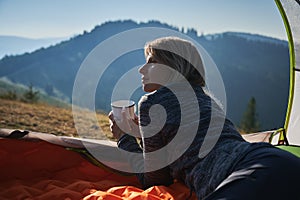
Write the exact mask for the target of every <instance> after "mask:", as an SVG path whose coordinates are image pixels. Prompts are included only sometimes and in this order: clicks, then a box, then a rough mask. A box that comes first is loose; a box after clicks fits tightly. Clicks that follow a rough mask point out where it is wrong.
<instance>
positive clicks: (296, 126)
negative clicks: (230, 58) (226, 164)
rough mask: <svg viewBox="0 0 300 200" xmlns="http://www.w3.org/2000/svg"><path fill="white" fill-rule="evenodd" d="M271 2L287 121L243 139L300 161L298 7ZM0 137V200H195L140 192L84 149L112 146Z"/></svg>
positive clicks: (286, 0) (172, 192)
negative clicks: (286, 81)
mask: <svg viewBox="0 0 300 200" xmlns="http://www.w3.org/2000/svg"><path fill="white" fill-rule="evenodd" d="M275 2H276V4H277V7H278V9H279V11H280V13H281V15H282V19H283V21H284V23H285V26H286V31H287V35H288V39H289V51H290V66H289V67H290V69H291V72H290V96H289V103H288V108H287V113H286V121H285V124H284V125H283V127H282V128H280V129H278V130H276V131H267V132H262V133H254V134H249V135H247V136H245V138H246V139H247V140H250V141H267V142H271V143H272V144H274V145H276V146H278V147H279V148H283V149H286V150H288V151H291V152H293V153H295V154H297V155H298V156H299V157H300V146H299V145H300V132H299V130H300V24H299V21H300V14H299V13H300V1H299V0H275ZM287 67H288V66H287ZM0 136H1V137H0V138H1V139H0V147H1V148H0V174H1V175H0V199H187V198H188V197H190V198H191V199H195V195H194V194H190V191H189V190H188V188H187V187H186V186H184V185H182V184H181V183H179V182H175V183H174V184H172V185H171V186H169V187H164V186H154V187H151V188H149V189H147V190H141V189H139V187H140V185H139V183H138V181H137V179H136V178H135V176H133V175H132V174H124V173H121V172H119V171H115V170H113V169H111V168H108V167H106V166H105V165H103V164H102V163H101V162H99V161H97V160H96V159H95V158H93V156H92V155H91V154H89V152H88V151H87V149H86V145H90V146H94V147H99V146H103V145H104V146H109V147H111V148H116V146H115V144H113V143H106V142H104V141H98V140H85V139H80V138H70V137H63V136H54V135H51V134H44V133H37V132H28V131H19V130H9V129H0ZM108 160H109V158H108Z"/></svg>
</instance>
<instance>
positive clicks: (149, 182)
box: [118, 132, 173, 189]
mask: <svg viewBox="0 0 300 200" xmlns="http://www.w3.org/2000/svg"><path fill="white" fill-rule="evenodd" d="M161 133H162V132H161ZM158 135H160V134H158ZM158 135H156V136H154V137H151V138H149V139H146V140H145V141H144V144H143V145H145V146H146V149H147V151H145V150H143V149H142V148H141V146H140V145H139V144H138V143H137V140H136V139H135V138H134V137H133V136H130V135H128V134H125V135H123V136H122V137H121V138H120V139H119V141H118V147H119V148H121V149H123V150H126V151H129V152H135V153H143V152H144V160H141V159H137V157H135V156H132V157H129V162H130V164H131V166H133V168H134V169H136V168H138V169H140V170H143V169H145V165H148V164H150V165H151V164H155V163H156V162H157V161H159V159H157V158H150V157H149V156H147V152H151V151H152V150H153V151H155V150H154V149H157V146H159V145H160V144H161V143H162V141H161V139H159V136H158ZM150 149H151V150H150ZM161 156H162V157H164V158H166V157H165V155H161ZM136 175H137V178H138V179H139V181H140V183H141V184H142V186H143V188H144V189H146V188H149V187H151V186H154V185H166V186H168V185H170V184H172V183H173V178H172V177H171V175H170V170H169V167H164V168H162V169H158V170H155V171H151V172H145V173H137V174H136Z"/></svg>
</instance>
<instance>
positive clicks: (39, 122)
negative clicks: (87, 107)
mask: <svg viewBox="0 0 300 200" xmlns="http://www.w3.org/2000/svg"><path fill="white" fill-rule="evenodd" d="M83 117H84V116H83ZM97 117H98V121H99V126H100V127H101V129H102V130H103V133H102V131H101V130H100V127H99V126H95V125H94V124H92V123H90V124H89V123H88V122H87V120H85V121H84V123H85V127H87V129H88V130H89V133H87V134H86V135H80V137H86V138H95V139H107V138H109V139H111V138H112V135H111V133H110V131H109V123H108V118H107V116H106V115H104V114H99V113H98V114H97ZM0 128H9V129H19V130H29V131H36V132H44V133H52V134H55V135H64V136H74V137H77V136H78V135H77V131H76V129H75V125H74V121H73V115H72V110H71V108H60V107H55V106H51V105H47V104H41V103H37V104H28V103H23V102H19V101H11V100H4V99H0Z"/></svg>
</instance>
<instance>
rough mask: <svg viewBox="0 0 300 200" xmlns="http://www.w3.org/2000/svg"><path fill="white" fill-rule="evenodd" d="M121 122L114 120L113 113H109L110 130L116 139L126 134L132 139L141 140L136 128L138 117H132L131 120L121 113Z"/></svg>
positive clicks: (124, 113) (137, 127) (123, 112)
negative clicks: (132, 137)
mask: <svg viewBox="0 0 300 200" xmlns="http://www.w3.org/2000/svg"><path fill="white" fill-rule="evenodd" d="M121 115H122V116H121V120H118V119H115V118H114V115H113V112H112V111H111V112H110V113H109V115H108V117H109V122H110V130H111V132H112V134H113V136H114V137H115V138H116V139H119V138H120V137H121V136H122V135H124V134H125V133H128V134H130V135H132V136H134V137H137V138H141V134H140V130H139V126H138V116H136V115H135V116H134V119H131V118H130V117H129V116H128V115H127V114H126V112H125V110H122V112H121Z"/></svg>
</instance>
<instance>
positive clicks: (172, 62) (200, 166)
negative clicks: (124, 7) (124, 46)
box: [109, 37, 300, 199]
mask: <svg viewBox="0 0 300 200" xmlns="http://www.w3.org/2000/svg"><path fill="white" fill-rule="evenodd" d="M145 57H146V64H145V65H144V66H142V67H141V68H140V69H139V72H140V73H141V74H142V84H143V90H144V91H145V92H148V94H146V95H145V96H143V97H142V98H141V100H140V102H139V108H138V111H139V112H138V113H139V116H138V117H137V122H136V123H138V124H139V129H137V130H136V129H130V130H135V132H138V133H134V134H140V135H141V144H138V142H137V140H136V138H135V137H133V136H131V135H129V134H127V133H128V132H127V131H128V129H127V130H125V131H122V130H121V129H120V128H119V127H120V126H118V124H117V123H116V121H115V120H114V118H113V114H112V112H111V113H110V114H109V118H110V123H111V131H112V133H113V135H114V136H115V137H116V138H117V139H118V147H119V148H121V149H123V150H126V151H129V152H137V153H138V152H140V153H143V155H144V159H143V161H142V162H143V165H142V166H143V167H144V168H145V172H144V173H138V174H137V177H138V178H139V180H140V182H141V184H142V185H143V187H144V188H148V187H150V186H153V185H166V186H167V185H170V184H172V183H173V181H174V180H175V179H176V180H178V181H182V182H184V183H185V184H186V185H187V186H188V187H189V188H190V189H191V191H194V192H195V193H196V195H197V197H198V199H286V197H287V196H288V197H289V198H292V199H293V197H295V198H296V191H297V190H296V186H295V185H294V186H293V185H289V184H283V183H288V182H291V181H294V182H296V181H298V179H299V178H300V172H299V169H300V160H299V159H298V158H297V157H295V156H293V155H292V154H290V153H288V152H285V151H282V150H279V149H277V148H275V147H273V146H272V145H270V144H268V143H248V142H246V141H245V140H244V139H243V138H242V137H241V135H240V134H239V132H238V131H237V130H236V129H235V127H234V125H233V124H232V123H231V122H230V121H229V120H228V119H226V118H225V116H224V113H223V111H222V108H221V106H219V105H218V103H217V102H216V101H215V100H214V99H213V98H212V97H211V96H210V95H209V94H208V93H207V92H205V91H204V90H203V87H204V86H205V78H204V77H205V73H204V67H203V64H202V60H201V57H200V55H199V53H198V51H197V49H196V47H195V46H194V45H193V44H192V43H191V42H189V41H186V40H183V39H180V38H176V37H165V38H159V39H156V40H154V41H151V42H149V43H147V44H146V46H145ZM186 83H188V84H189V85H190V87H191V88H192V89H191V90H189V89H188V88H187V85H186ZM191 94H192V95H191ZM189 95H190V97H189ZM193 95H194V96H195V98H193V97H192V96H193ZM157 107H158V109H157V110H155V109H153V108H157ZM162 107H163V109H164V111H165V112H161V108H162ZM153 110H154V111H153ZM197 110H199V111H200V112H199V113H198V114H197ZM163 113H165V115H164V114H163ZM161 121H163V124H161V123H160V122H161ZM126 123H127V125H128V124H129V125H130V126H132V122H131V121H127V122H126ZM121 127H122V125H121ZM157 127H160V128H157ZM182 127H183V128H182ZM211 130H213V131H211ZM126 132H127V133H126ZM154 132H155V134H154ZM179 132H180V134H181V135H182V134H183V137H181V142H177V143H175V145H174V144H172V143H173V141H172V140H174V139H175V138H176V137H177V135H178V134H179ZM192 133H195V134H192ZM182 138H185V139H182ZM207 140H211V141H213V142H212V143H210V144H213V146H212V147H213V148H212V149H210V148H208V149H206V150H209V151H207V152H201V146H202V145H204V143H205V142H207ZM186 141H188V142H186ZM169 144H172V145H169ZM166 146H167V147H168V148H164V147H166ZM178 149H180V151H182V150H184V151H183V152H178ZM158 150H160V158H159V159H158V158H157V157H155V156H153V155H152V156H151V153H152V152H156V151H158ZM201 153H204V154H202V156H201ZM178 155H179V156H178ZM138 162H139V161H137V160H131V164H132V166H135V167H136V166H137V165H136V163H138ZM161 163H163V165H161ZM292 179H294V180H292Z"/></svg>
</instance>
